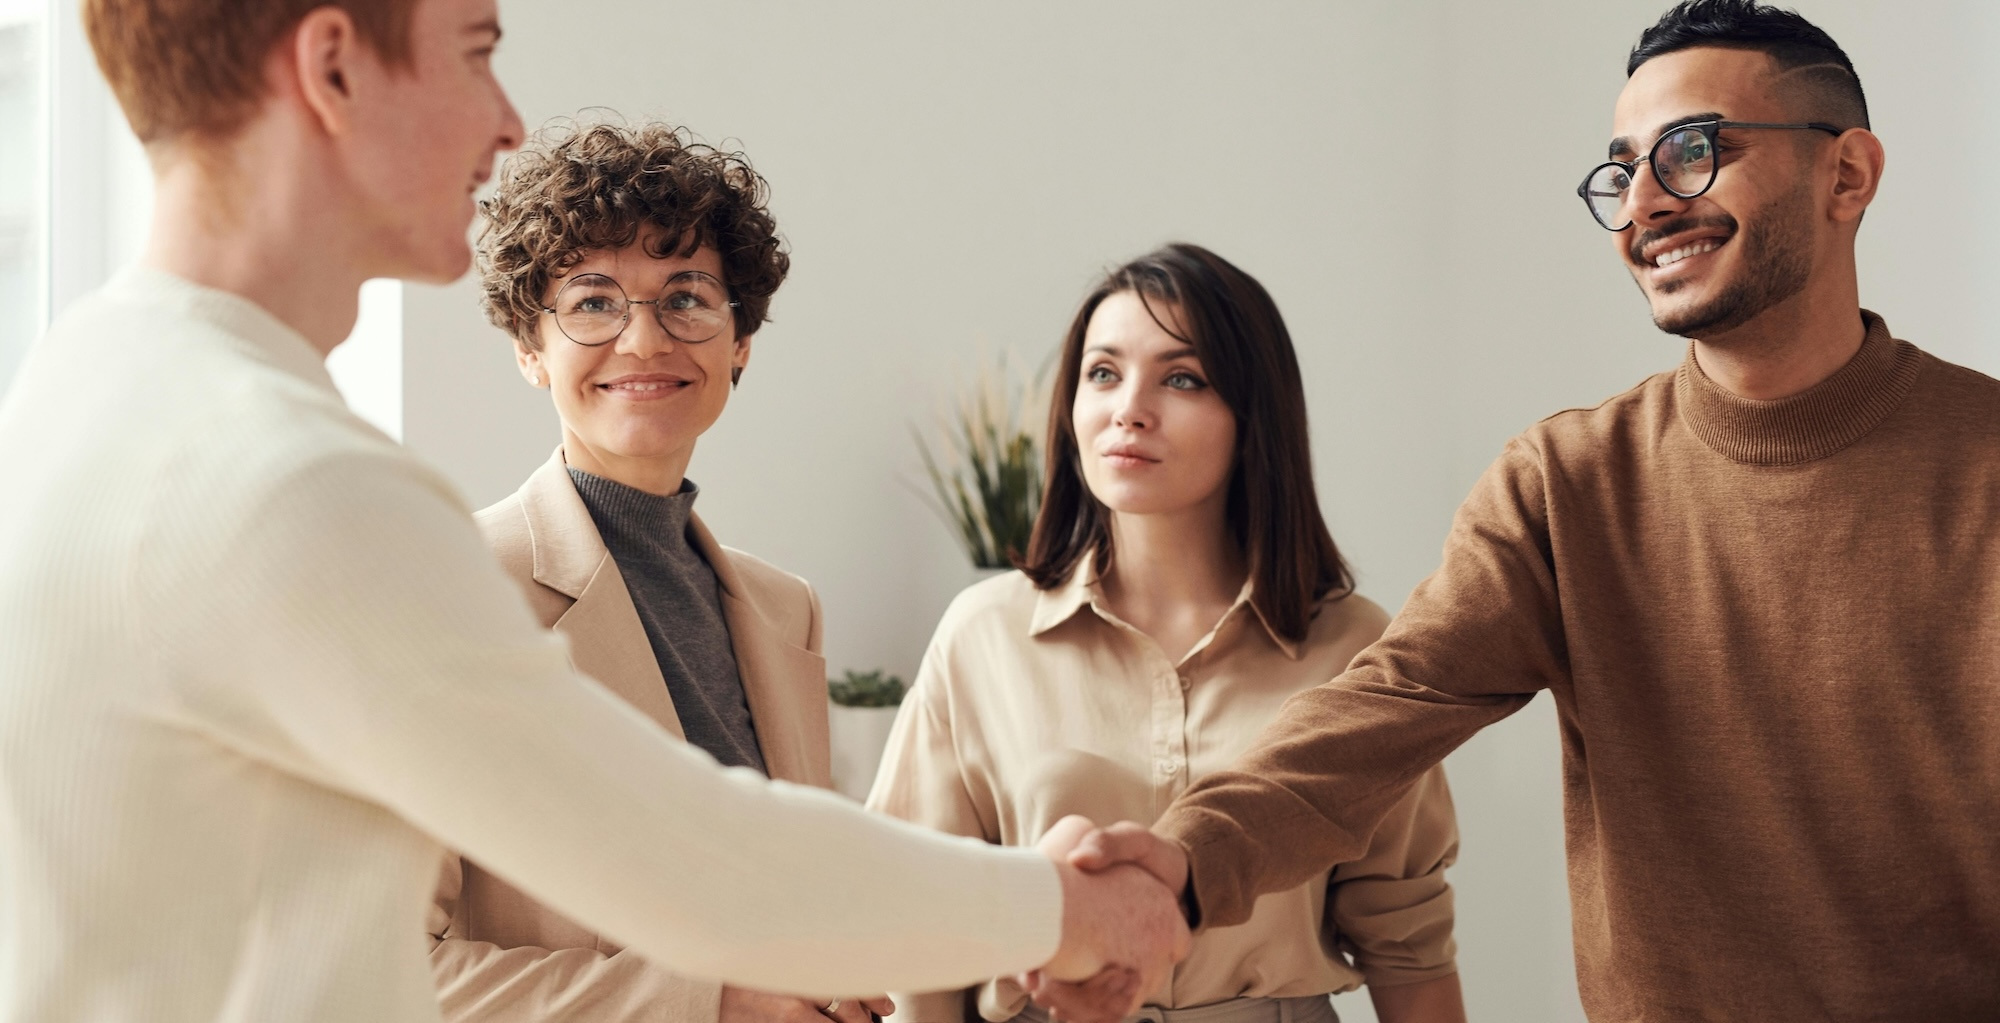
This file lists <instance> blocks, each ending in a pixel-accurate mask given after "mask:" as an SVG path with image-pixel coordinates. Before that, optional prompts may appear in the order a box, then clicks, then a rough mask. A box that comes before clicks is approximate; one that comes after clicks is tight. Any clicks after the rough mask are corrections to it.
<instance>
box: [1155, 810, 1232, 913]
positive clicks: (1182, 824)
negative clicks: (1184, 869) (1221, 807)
mask: <svg viewBox="0 0 2000 1023" xmlns="http://www.w3.org/2000/svg"><path fill="white" fill-rule="evenodd" d="M1153 830H1154V833H1156V834H1158V835H1159V836H1160V837H1162V838H1165V839H1167V840H1168V841H1171V842H1178V843H1180V847H1181V849H1182V850H1183V851H1184V852H1186V854H1187V863H1188V879H1187V888H1186V889H1185V890H1184V891H1183V892H1182V893H1181V908H1182V911H1183V912H1184V913H1186V914H1187V918H1188V926H1189V927H1190V928H1194V927H1197V926H1198V927H1202V928H1208V927H1227V926H1230V925H1232V924H1239V923H1242V922H1243V921H1244V920H1247V919H1249V916H1250V908H1251V905H1252V903H1253V902H1254V900H1253V899H1247V898H1245V897H1244V893H1245V891H1246V888H1247V884H1248V881H1249V874H1250V873H1251V870H1250V865H1249V864H1247V863H1244V862H1242V860H1243V850H1242V848H1241V846H1240V844H1239V843H1238V840H1239V839H1240V838H1241V835H1242V831H1241V829H1240V828H1238V827H1237V826H1236V822H1235V821H1233V820H1231V819H1229V818H1228V817H1226V816H1223V815H1222V814H1219V813H1216V812H1214V811H1212V810H1206V809H1202V808H1200V807H1188V808H1184V809H1181V810H1177V811H1172V812H1170V813H1169V814H1168V816H1166V817H1164V818H1162V819H1161V820H1160V822H1159V823H1158V824H1157V825H1155V826H1154V828H1153Z"/></svg>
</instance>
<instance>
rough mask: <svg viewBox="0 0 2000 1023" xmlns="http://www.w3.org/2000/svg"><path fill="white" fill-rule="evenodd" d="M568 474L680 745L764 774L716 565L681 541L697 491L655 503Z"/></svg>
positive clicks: (687, 488) (684, 489) (689, 487)
mask: <svg viewBox="0 0 2000 1023" xmlns="http://www.w3.org/2000/svg"><path fill="white" fill-rule="evenodd" d="M569 475H570V478H571V479H573V480H575V481H576V492H577V493H578V494H579V495H581V496H582V497H583V504H584V507H586V508H588V509H590V518H591V521H593V522H595V523H596V524H597V532H598V533H599V535H601V536H603V537H604V546H605V547H606V548H608V549H609V550H610V551H611V560H612V562H613V563H615V564H616V565H617V566H618V572H619V574H620V575H621V576H623V577H624V579H625V588H626V589H627V590H629V591H631V593H632V606H633V607H634V608H636V609H637V610H638V612H639V621H640V623H641V624H643V625H644V626H645V627H646V639H647V641H648V642H650V643H651V644H652V646H653V658H654V660H657V661H658V662H659V663H660V674H661V675H662V676H664V677H665V678H666V680H667V693H668V694H669V695H670V696H672V697H673V701H674V713H675V714H676V715H678V716H679V717H680V722H681V731H683V732H685V733H686V734H687V740H688V741H689V742H691V743H693V744H695V745H696V746H699V747H701V748H702V749H705V750H707V751H708V752H709V754H710V755H712V756H714V757H715V759H717V760H719V761H721V762H722V763H723V764H724V765H726V766H729V767H754V768H756V769H757V770H758V771H761V772H763V773H765V774H769V773H770V772H769V771H768V770H766V769H765V767H764V754H763V751H762V750H761V749H759V748H758V746H757V733H756V731H755V730H754V729H753V728H752V727H751V724H750V704H749V702H748V701H747V700H746V699H745V697H744V695H743V677H742V675H740V674H739V673H738V672H737V668H736V651H735V649H734V648H732V647H731V646H730V644H729V622H728V620H727V619H725V618H723V616H722V589H721V586H720V584H718V583H717V582H716V578H715V568H714V567H713V566H711V565H710V564H709V563H708V560H707V559H706V558H703V557H702V556H701V552H700V551H698V550H696V549H695V547H694V544H693V543H692V542H690V541H689V539H688V519H689V517H690V516H692V515H693V514H694V499H695V497H696V496H697V495H699V494H700V493H701V490H700V488H699V487H696V486H695V485H694V483H693V482H691V481H683V482H682V484H681V490H680V493H678V494H675V495H673V496H671V497H660V496H659V495H657V494H649V493H646V492H645V491H643V490H638V489H634V488H632V487H628V486H626V485H624V484H623V483H614V482H612V481H611V480H608V479H605V478H603V477H601V476H593V475H591V474H590V473H587V472H584V471H583V470H581V469H577V468H575V467H571V468H570V470H569Z"/></svg>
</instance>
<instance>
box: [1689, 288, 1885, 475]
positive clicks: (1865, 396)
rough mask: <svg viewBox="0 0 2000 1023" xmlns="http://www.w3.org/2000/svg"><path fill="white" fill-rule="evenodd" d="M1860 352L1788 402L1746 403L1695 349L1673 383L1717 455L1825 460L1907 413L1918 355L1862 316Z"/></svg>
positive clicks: (1693, 424)
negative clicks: (1704, 367) (1899, 412)
mask: <svg viewBox="0 0 2000 1023" xmlns="http://www.w3.org/2000/svg"><path fill="white" fill-rule="evenodd" d="M1861 319H1862V322H1863V323H1864V324H1866V325H1867V334H1866V336H1865V337H1863V338H1862V340H1861V350H1860V351H1858V352H1856V353H1854V358H1852V359H1849V360H1848V362H1847V365H1845V366H1842V367H1841V368H1840V370H1839V371H1838V372H1836V373H1834V375H1832V376H1830V377H1827V378H1826V379H1825V380H1822V381H1820V382H1819V383H1817V384H1814V385H1813V386H1812V387H1809V388H1807V389H1806V390H1804V391H1802V392H1800V393H1798V394H1795V395H1792V396H1791V397H1789V398H1779V399H1777V400H1776V401H1754V400H1751V399H1749V398H1740V397H1737V396H1736V395H1734V394H1731V393H1729V392H1728V391H1726V390H1724V389H1723V388H1722V386H1721V385H1719V384H1717V383H1716V382H1715V381H1713V380H1710V379H1709V378H1708V375H1707V374H1705V373H1703V372H1702V371H1701V366H1700V365H1698V364H1697V363H1696V362H1695V358H1694V345H1693V344H1692V343H1690V344H1689V345H1688V354H1687V360H1686V361H1684V362H1683V363H1681V368H1680V373H1679V374H1678V376H1677V377H1676V378H1675V380H1674V395H1675V397H1676V400H1677V403H1678V404H1679V406H1680V414H1681V420H1682V422H1685V423H1686V424H1687V426H1688V429H1689V430H1692V431H1693V432H1694V435H1695V436H1696V437H1699V438H1700V439H1701V442H1702V443H1703V444H1706V445H1708V446H1709V448H1710V449H1711V450H1713V451H1715V452H1716V453H1717V454H1719V455H1722V456H1723V457H1725V458H1728V459H1731V460H1732V461H1737V462H1745V463H1748V464H1751V465H1792V464H1796V463H1799V462H1810V461H1813V460H1815V459H1820V458H1825V457H1827V456H1828V455H1831V454H1833V453H1835V452H1837V451H1839V450H1841V449H1842V448H1845V447H1847V446H1848V445H1849V444H1852V443H1854V442H1855V441H1857V440H1860V439H1861V438H1862V437H1864V436H1866V435H1867V434H1868V432H1869V431H1870V430H1873V429H1875V427H1877V426H1879V425H1881V423H1882V421H1883V420H1884V419H1887V418H1889V415H1890V413H1892V412H1894V411H1896V409H1898V408H1900V407H1901V406H1902V404H1903V402H1904V401H1905V400H1906V399H1907V398H1909V396H1910V388H1911V387H1912V386H1913V385H1914V384H1915V383H1916V380H1917V368H1918V355H1919V353H1918V351H1917V348H1916V346H1915V345H1912V344H1910V343H1909V342H1907V341H1898V340H1896V339H1895V338H1893V337H1890V336H1889V328H1888V326H1887V325H1886V324H1884V323H1883V322H1882V318H1881V317H1880V316H1877V315H1875V314H1874V313H1871V312H1869V311H1867V310H1866V309H1864V310H1862V311H1861Z"/></svg>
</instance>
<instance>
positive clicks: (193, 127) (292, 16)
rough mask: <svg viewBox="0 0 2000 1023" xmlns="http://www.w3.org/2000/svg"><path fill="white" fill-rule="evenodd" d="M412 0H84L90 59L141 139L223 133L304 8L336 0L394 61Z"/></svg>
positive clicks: (240, 116) (238, 121) (401, 61)
mask: <svg viewBox="0 0 2000 1023" xmlns="http://www.w3.org/2000/svg"><path fill="white" fill-rule="evenodd" d="M417 2H418V0H84V4H83V28H84V32H85V34H87V35H88V36H89V37H90V48H91V50H92V51H93V52H94V53H96V55H97V66H98V68H99V69H100V70H102V71H103V72H104V78H105V80H106V81H107V82H109V83H111V93H112V95H114V96H116V97H118V105H119V107H121V108H123V109H124V111H125V119H126V120H127V121H130V122H131V124H132V133H133V134H135V135H137V136H139V141H140V142H143V143H146V144H148V145H151V144H153V143H155V142H165V141H172V140H175V139H178V138H182V137H192V138H198V139H205V140H211V141H212V140H216V139H222V138H227V137H228V136H229V135H231V134H232V133H234V132H235V131H236V130H237V129H238V128H241V127H242V126H243V124H244V123H245V122H246V121H248V120H249V119H250V115H251V114H252V113H254V112H255V111H256V109H257V106H258V104H259V103H260V102H261V101H262V100H263V97H264V60H265V58H266V57H268V56H269V55H270V53H271V48H272V47H273V46H276V45H277V44H278V41H279V40H280V39H283V38H284V37H285V35H286V33H288V32H290V31H291V30H292V29H293V28H295V27H297V26H298V23H299V21H300V20H301V19H303V18H304V17H305V16H306V14H307V13H309V12H311V11H313V10H314V9H316V8H320V7H338V8H340V9H341V10H344V11H346V12H347V14H348V17H350V18H353V19H354V28H355V31H356V33H357V34H358V35H359V36H360V37H361V41H362V42H364V43H366V44H367V45H368V46H370V47H372V48H373V49H374V50H375V52H376V53H377V54H379V55H380V56H381V57H382V59H383V60H384V61H385V62H387V63H389V64H390V65H392V66H407V65H408V64H409V60H410V17H411V14H412V13H413V12H414V11H415V10H416V6H417Z"/></svg>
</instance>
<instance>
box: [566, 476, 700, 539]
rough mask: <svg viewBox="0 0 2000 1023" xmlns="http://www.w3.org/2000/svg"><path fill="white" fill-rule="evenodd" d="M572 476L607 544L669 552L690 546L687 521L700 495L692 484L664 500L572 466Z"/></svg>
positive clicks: (686, 481) (686, 483) (686, 484)
mask: <svg viewBox="0 0 2000 1023" xmlns="http://www.w3.org/2000/svg"><path fill="white" fill-rule="evenodd" d="M569 476H570V479H572V480H574V481H576V492H577V495H578V496H579V497H582V498H583V505H584V507H585V508H587V509H589V510H590V517H591V519H592V520H593V521H594V522H595V523H596V525H597V531H598V533H599V534H601V535H603V536H604V538H605V540H606V542H607V543H612V544H613V545H614V546H616V545H617V542H618V541H621V540H623V541H631V542H635V543H638V544H641V545H643V546H646V547H653V548H660V549H670V550H679V549H680V548H683V547H687V546H689V544H688V540H687V529H688V518H689V517H690V516H692V515H693V514H694V499H695V498H696V497H698V496H700V494H701V488H699V487H697V486H695V485H694V481H693V480H682V481H681V489H680V491H679V492H678V493H674V494H670V495H668V496H666V497H661V496H660V495H658V494H649V493H647V492H645V491H643V490H640V489H638V488H637V487H628V486H626V485H625V484H623V483H619V482H616V481H614V480H608V479H605V478H604V477H602V476H595V475H592V474H590V473H587V472H584V471H583V470H582V469H579V468H577V467H576V466H573V465H572V466H570V467H569Z"/></svg>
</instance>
